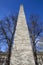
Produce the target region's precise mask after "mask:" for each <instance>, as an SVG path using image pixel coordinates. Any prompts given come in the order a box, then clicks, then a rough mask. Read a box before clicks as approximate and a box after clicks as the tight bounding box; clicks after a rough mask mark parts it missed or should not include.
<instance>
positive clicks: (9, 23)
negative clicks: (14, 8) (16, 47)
mask: <svg viewBox="0 0 43 65" xmlns="http://www.w3.org/2000/svg"><path fill="white" fill-rule="evenodd" d="M16 24H17V15H16V16H14V15H12V16H10V17H6V18H5V19H4V20H1V21H0V45H1V42H3V44H4V43H6V44H7V46H8V48H7V49H6V52H8V59H9V60H8V65H9V63H10V56H11V47H12V43H13V42H12V41H13V36H14V33H15V29H16ZM3 44H2V45H1V46H3ZM1 46H0V50H1Z"/></svg>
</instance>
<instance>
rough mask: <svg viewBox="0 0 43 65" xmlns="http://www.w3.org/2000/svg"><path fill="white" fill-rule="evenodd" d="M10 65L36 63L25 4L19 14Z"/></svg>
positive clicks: (33, 64)
mask: <svg viewBox="0 0 43 65" xmlns="http://www.w3.org/2000/svg"><path fill="white" fill-rule="evenodd" d="M10 65H35V62H34V57H33V52H32V45H31V41H30V36H29V31H28V27H27V23H26V18H25V14H24V9H23V5H21V6H20V11H19V15H18V20H17V26H16V31H15V35H14V41H13V46H12V52H11V60H10Z"/></svg>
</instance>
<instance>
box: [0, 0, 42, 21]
mask: <svg viewBox="0 0 43 65" xmlns="http://www.w3.org/2000/svg"><path fill="white" fill-rule="evenodd" d="M20 4H23V6H24V10H25V14H26V18H27V21H28V20H29V16H30V15H31V14H37V15H39V17H40V20H41V21H43V0H0V19H3V17H5V16H6V15H9V14H10V13H11V14H13V13H14V14H16V13H17V12H18V11H19V7H20Z"/></svg>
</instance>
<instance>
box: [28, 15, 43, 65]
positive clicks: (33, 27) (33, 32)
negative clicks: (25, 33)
mask: <svg viewBox="0 0 43 65" xmlns="http://www.w3.org/2000/svg"><path fill="white" fill-rule="evenodd" d="M38 19H39V17H38V16H37V15H31V16H30V25H29V26H28V28H29V30H30V37H31V39H32V43H33V54H34V59H35V64H36V65H38V63H37V54H36V48H35V45H36V43H35V40H36V38H37V37H38V36H39V34H40V33H41V32H42V28H41V26H40V24H39V22H38Z"/></svg>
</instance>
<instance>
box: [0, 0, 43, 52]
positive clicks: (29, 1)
mask: <svg viewBox="0 0 43 65" xmlns="http://www.w3.org/2000/svg"><path fill="white" fill-rule="evenodd" d="M20 4H23V6H24V11H25V14H26V19H27V21H28V20H29V16H30V15H31V14H36V15H39V20H40V23H41V21H42V22H43V0H0V19H3V18H4V17H5V16H8V15H11V14H16V13H18V12H19V7H20ZM2 43H3V42H2ZM6 48H8V47H5V46H4V45H3V47H2V49H1V50H3V51H5V50H4V49H6Z"/></svg>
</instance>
